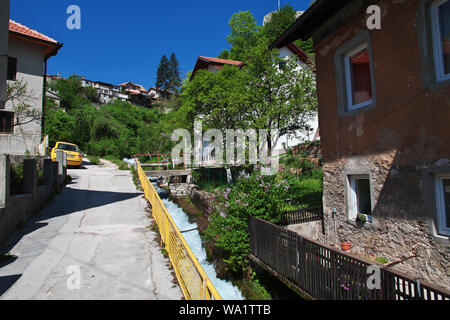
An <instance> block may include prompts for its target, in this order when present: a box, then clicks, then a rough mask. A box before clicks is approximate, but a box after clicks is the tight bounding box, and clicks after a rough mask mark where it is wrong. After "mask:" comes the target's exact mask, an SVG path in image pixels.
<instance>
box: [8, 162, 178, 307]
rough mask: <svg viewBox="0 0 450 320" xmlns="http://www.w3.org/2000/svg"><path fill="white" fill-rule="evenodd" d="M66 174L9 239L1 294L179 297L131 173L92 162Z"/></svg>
mask: <svg viewBox="0 0 450 320" xmlns="http://www.w3.org/2000/svg"><path fill="white" fill-rule="evenodd" d="M68 174H70V175H71V176H72V177H73V181H72V183H71V184H69V185H68V186H67V187H66V188H65V189H64V190H63V192H62V193H61V194H59V195H57V196H55V198H54V199H53V200H52V201H51V202H50V203H49V204H47V205H46V206H45V207H44V208H43V210H42V211H41V213H40V214H39V215H37V216H36V217H34V218H32V219H31V220H29V221H28V222H27V223H26V224H25V225H24V226H23V227H22V228H21V229H20V230H19V231H18V232H17V233H16V234H15V235H14V236H13V237H12V238H11V239H10V240H9V242H8V243H7V244H6V250H7V252H9V255H10V256H11V258H8V259H6V260H4V261H0V295H1V297H0V299H149V300H150V299H151V300H160V299H161V300H169V299H181V298H182V293H181V290H180V289H179V287H178V285H177V284H174V281H173V279H174V278H173V276H172V274H171V272H170V271H169V268H168V260H167V259H166V258H164V257H163V255H162V254H161V250H160V248H159V247H158V245H157V243H156V241H154V238H155V235H156V234H155V233H154V232H153V231H151V230H150V225H151V220H150V219H149V218H148V216H147V215H148V213H147V212H146V206H147V203H146V201H145V199H143V197H142V193H140V192H138V191H136V188H135V186H134V184H133V182H132V178H131V174H130V172H129V171H119V170H117V169H116V166H115V165H113V164H111V163H104V164H103V165H102V166H93V165H90V163H87V164H86V165H85V166H84V169H79V170H75V169H74V170H68Z"/></svg>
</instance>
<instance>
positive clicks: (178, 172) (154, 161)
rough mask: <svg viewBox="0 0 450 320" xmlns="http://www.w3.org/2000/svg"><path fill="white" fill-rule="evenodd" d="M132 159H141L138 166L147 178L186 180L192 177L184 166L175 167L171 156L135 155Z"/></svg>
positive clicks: (159, 154) (162, 154) (161, 154)
mask: <svg viewBox="0 0 450 320" xmlns="http://www.w3.org/2000/svg"><path fill="white" fill-rule="evenodd" d="M133 157H134V158H135V159H136V160H138V159H141V161H139V162H140V166H141V168H142V170H143V171H144V172H145V174H146V175H147V176H148V177H155V178H170V179H171V178H176V179H177V180H186V179H187V177H188V176H190V175H192V169H189V168H186V165H184V164H183V165H175V163H174V162H173V161H172V155H171V154H167V153H166V154H164V153H155V154H135V155H134V156H133ZM142 160H144V161H142ZM180 167H181V168H180ZM155 169H157V170H155Z"/></svg>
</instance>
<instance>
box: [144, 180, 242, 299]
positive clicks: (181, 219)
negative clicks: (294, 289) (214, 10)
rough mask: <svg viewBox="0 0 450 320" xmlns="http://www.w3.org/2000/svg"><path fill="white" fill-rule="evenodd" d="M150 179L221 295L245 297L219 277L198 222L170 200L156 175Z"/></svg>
mask: <svg viewBox="0 0 450 320" xmlns="http://www.w3.org/2000/svg"><path fill="white" fill-rule="evenodd" d="M149 180H150V181H151V182H152V184H153V186H154V187H155V189H156V192H158V194H159V196H160V198H161V200H162V202H163V204H164V206H165V207H166V209H167V210H168V212H169V214H170V215H171V217H172V219H173V220H174V221H175V224H176V225H177V227H178V229H179V230H180V231H182V232H183V231H187V232H183V237H184V239H185V240H186V242H187V244H188V245H189V247H190V248H191V250H192V252H193V253H194V255H195V256H196V257H197V259H198V261H199V263H200V265H201V266H202V267H203V269H204V270H205V272H206V274H207V275H208V277H209V278H210V280H211V282H212V283H213V284H214V286H215V287H216V289H217V291H218V292H219V294H220V296H221V297H222V299H224V300H243V299H244V297H243V295H242V293H241V291H240V290H239V288H237V287H236V286H234V285H233V284H232V283H231V282H230V281H226V280H222V279H219V278H218V277H217V274H216V270H215V268H214V265H212V264H211V263H210V262H209V261H208V260H207V256H206V251H205V248H204V246H203V242H202V239H201V237H200V233H199V231H198V230H197V227H198V225H197V224H196V223H191V222H189V217H188V215H187V214H186V213H185V212H184V211H183V209H182V208H180V207H179V206H178V205H177V204H175V203H174V202H172V201H171V200H169V193H168V192H167V190H164V189H162V188H160V187H158V185H157V178H156V177H149Z"/></svg>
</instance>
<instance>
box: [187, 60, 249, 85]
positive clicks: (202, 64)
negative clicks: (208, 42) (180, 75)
mask: <svg viewBox="0 0 450 320" xmlns="http://www.w3.org/2000/svg"><path fill="white" fill-rule="evenodd" d="M210 65H213V66H215V67H216V68H218V69H221V68H222V67H223V66H224V65H231V66H237V67H239V68H241V67H243V66H244V65H245V63H244V62H242V61H235V60H226V59H219V58H211V57H203V56H199V57H198V59H197V63H196V64H195V67H194V70H193V71H192V74H191V78H190V80H192V79H194V77H195V74H196V73H197V71H198V70H202V69H203V70H204V69H208V67H209V66H210Z"/></svg>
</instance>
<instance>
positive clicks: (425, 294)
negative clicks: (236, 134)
mask: <svg viewBox="0 0 450 320" xmlns="http://www.w3.org/2000/svg"><path fill="white" fill-rule="evenodd" d="M249 233H250V250H251V256H252V258H253V259H256V260H257V261H258V262H261V263H263V264H264V265H266V266H268V267H269V268H270V269H272V270H274V271H275V272H276V273H278V275H279V276H281V277H282V278H283V279H285V280H287V281H288V282H290V283H291V284H294V285H295V286H296V287H298V288H300V289H301V290H302V291H303V292H305V293H306V294H307V295H309V296H311V297H313V298H315V299H326V300H411V299H416V300H450V292H449V291H448V290H446V289H442V288H437V287H435V286H433V285H430V284H427V283H426V282H422V281H420V282H419V281H416V280H415V279H413V278H411V277H409V276H407V275H404V274H401V273H399V272H397V271H393V270H390V269H387V268H385V267H382V266H380V265H377V266H376V268H378V274H376V273H375V274H372V273H371V272H369V273H368V270H369V269H368V268H369V267H371V266H373V265H374V264H375V263H374V262H371V261H368V260H365V259H362V258H360V257H357V256H354V255H352V254H347V253H343V252H341V251H338V250H336V249H335V248H332V247H328V246H325V245H323V244H320V243H318V242H316V241H313V240H311V239H307V238H305V237H302V236H300V235H299V234H297V233H295V232H293V231H290V230H287V229H286V228H283V227H281V226H277V225H274V224H272V223H269V222H267V221H264V220H261V219H258V218H254V217H251V218H250V222H249ZM371 275H375V276H378V277H379V278H378V279H379V283H378V284H379V286H377V287H376V288H374V289H370V286H368V282H369V283H371V281H372V279H371V278H369V277H370V276H371ZM373 280H376V278H373ZM375 285H376V283H375Z"/></svg>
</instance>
